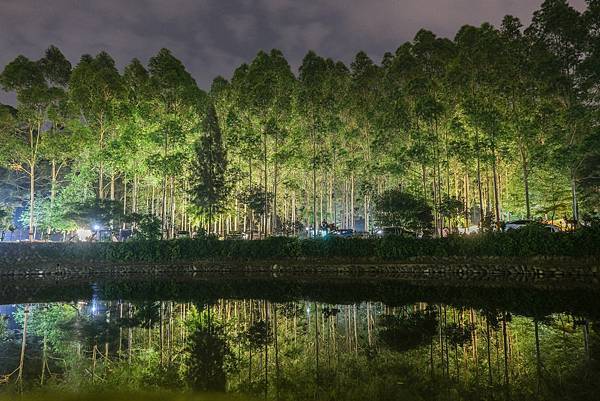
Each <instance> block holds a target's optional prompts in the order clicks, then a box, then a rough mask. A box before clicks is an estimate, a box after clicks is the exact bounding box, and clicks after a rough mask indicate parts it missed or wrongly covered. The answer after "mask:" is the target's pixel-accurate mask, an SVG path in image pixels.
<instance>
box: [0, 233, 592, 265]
mask: <svg viewBox="0 0 600 401" xmlns="http://www.w3.org/2000/svg"><path fill="white" fill-rule="evenodd" d="M2 249H6V250H8V252H5V256H4V257H5V258H6V259H9V260H11V259H12V261H15V260H16V259H17V258H18V257H20V256H23V255H25V254H29V253H30V252H31V247H30V245H29V244H5V245H3V246H2V247H0V250H2ZM34 249H35V254H36V255H38V256H39V257H41V258H45V259H50V260H53V261H57V262H60V261H71V260H85V261H96V262H99V261H119V262H137V261H152V262H173V261H193V260H210V259H219V260H221V259H225V260H280V259H288V258H316V259H319V258H327V259H330V258H334V259H344V260H348V261H352V260H356V259H357V258H374V259H377V260H402V259H405V258H410V257H414V256H437V257H444V256H475V257H476V256H502V257H520V256H536V255H541V256H574V257H586V256H600V227H599V226H597V225H595V226H593V227H589V228H583V229H580V230H578V231H576V232H570V233H569V232H562V233H551V232H549V231H547V230H545V229H544V228H543V227H541V226H540V227H538V226H536V225H532V226H530V227H526V228H523V229H519V230H511V231H508V232H489V233H483V234H478V235H471V236H454V235H451V236H449V237H447V238H407V237H400V236H390V237H384V238H335V237H332V238H323V239H299V238H296V237H271V238H267V239H264V240H257V241H242V240H218V239H216V238H213V237H203V238H199V239H175V240H168V241H161V240H148V241H129V242H123V243H120V242H101V243H79V244H63V243H48V244H36V245H34Z"/></svg>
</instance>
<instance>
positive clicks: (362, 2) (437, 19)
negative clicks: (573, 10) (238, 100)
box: [0, 0, 585, 103]
mask: <svg viewBox="0 0 600 401" xmlns="http://www.w3.org/2000/svg"><path fill="white" fill-rule="evenodd" d="M540 4H541V0H255V1H252V0H221V1H217V0H138V1H134V0H95V1H93V0H0V68H4V65H5V64H6V63H7V62H9V61H10V60H12V59H13V58H14V57H15V56H16V55H18V54H24V55H25V56H27V57H30V58H32V59H38V58H40V57H42V55H43V51H44V50H45V49H46V48H47V47H48V46H49V45H51V44H53V45H56V46H58V47H59V48H60V49H61V50H62V51H63V53H65V55H66V56H67V57H68V58H69V59H70V60H71V62H72V63H73V64H75V63H77V61H78V60H79V57H80V56H81V54H83V53H90V54H96V53H97V52H99V51H101V50H106V51H108V52H109V53H110V54H111V55H112V56H113V57H114V58H115V60H116V61H117V64H118V65H119V67H122V66H123V65H125V64H126V63H128V62H129V61H130V60H131V59H132V58H134V57H137V58H139V59H140V60H141V61H142V62H144V63H146V62H147V60H148V58H149V57H151V56H152V55H154V54H156V52H157V51H158V50H159V49H160V48H162V47H167V48H169V49H171V50H172V51H173V53H174V54H175V56H176V57H178V58H180V59H181V60H182V61H183V62H184V63H185V65H186V67H187V68H188V70H189V71H190V72H191V73H192V75H193V76H194V77H195V78H196V80H197V82H198V84H199V85H200V86H201V87H202V88H204V89H207V88H208V87H209V85H210V82H211V81H212V79H213V78H214V77H215V76H217V75H223V76H225V77H226V78H229V77H230V76H231V74H232V72H233V70H234V69H235V68H236V67H237V66H238V65H239V64H241V63H242V62H247V61H250V60H251V59H252V58H253V57H254V55H255V54H256V52H257V51H258V50H260V49H265V50H269V49H271V48H274V47H275V48H279V49H281V50H282V51H283V52H284V54H285V56H286V57H287V59H288V60H289V62H290V63H291V65H292V67H293V68H297V67H298V65H299V63H300V62H301V60H302V57H303V56H304V55H305V54H306V52H307V51H308V50H309V49H312V50H315V51H317V52H318V53H319V54H321V55H324V56H328V57H332V58H334V59H341V60H343V61H345V62H349V61H350V60H351V59H352V57H353V56H354V54H356V52H357V51H359V50H364V51H366V52H367V53H368V54H369V55H370V56H371V57H372V58H373V59H374V60H375V61H376V62H379V61H380V59H381V56H382V55H383V53H384V52H385V51H394V50H395V49H396V48H397V47H398V46H399V45H400V44H401V43H402V42H405V41H407V40H411V39H412V38H413V37H414V35H415V33H416V32H417V31H418V30H419V29H420V28H426V29H430V30H432V31H434V32H435V33H436V34H438V35H440V36H447V37H453V36H454V34H455V33H456V31H457V30H458V28H460V26H462V25H464V24H472V25H480V24H481V23H482V22H484V21H489V22H491V23H493V24H499V23H500V21H501V19H502V17H503V16H504V15H505V14H512V15H515V16H517V17H519V18H521V20H522V21H523V23H524V24H527V23H528V22H529V20H530V18H531V14H532V12H533V11H534V10H535V9H537V8H538V7H539V5H540ZM571 4H572V5H574V6H575V7H577V8H579V9H583V8H584V7H585V1H584V0H571ZM9 99H10V98H9V97H7V96H6V95H5V94H3V93H2V92H0V101H4V102H7V101H9ZM11 103H12V102H11Z"/></svg>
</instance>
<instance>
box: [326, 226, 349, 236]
mask: <svg viewBox="0 0 600 401" xmlns="http://www.w3.org/2000/svg"><path fill="white" fill-rule="evenodd" d="M329 235H331V236H332V237H339V238H351V237H353V236H354V230H353V229H351V228H341V229H339V230H334V231H332V232H330V233H329Z"/></svg>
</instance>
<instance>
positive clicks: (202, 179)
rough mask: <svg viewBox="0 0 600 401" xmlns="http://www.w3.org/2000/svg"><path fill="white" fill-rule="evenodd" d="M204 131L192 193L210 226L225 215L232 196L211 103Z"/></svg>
mask: <svg viewBox="0 0 600 401" xmlns="http://www.w3.org/2000/svg"><path fill="white" fill-rule="evenodd" d="M203 131H204V132H203V133H202V136H201V137H200V139H199V140H198V141H197V142H196V145H195V151H196V154H195V158H194V161H193V162H192V168H191V172H190V173H191V175H192V190H191V193H192V196H193V201H194V204H195V205H196V206H198V207H199V208H200V209H201V210H204V211H206V213H207V214H208V216H209V223H212V217H213V216H214V215H216V214H217V213H220V212H222V211H223V209H224V207H225V202H226V200H227V197H228V195H229V192H230V185H229V183H228V182H227V180H226V172H227V157H226V154H225V150H224V148H223V140H222V138H221V129H220V128H219V122H218V120H217V114H216V110H215V107H214V106H213V104H212V103H210V104H209V106H208V109H207V113H206V117H205V118H204V122H203Z"/></svg>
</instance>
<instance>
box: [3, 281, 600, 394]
mask: <svg viewBox="0 0 600 401" xmlns="http://www.w3.org/2000/svg"><path fill="white" fill-rule="evenodd" d="M599 296H600V289H599V287H598V285H597V284H596V283H594V282H591V281H590V280H587V281H581V282H573V281H568V282H567V281H559V280H547V281H536V282H510V283H509V282H503V281H489V280H482V281H479V282H477V281H473V280H471V281H464V280H463V281H452V280H448V279H443V280H437V281H432V280H418V279H417V278H416V277H414V278H411V279H408V278H398V277H384V278H382V277H379V278H375V277H368V276H363V277H336V276H331V277H327V278H323V279H320V280H314V279H308V278H306V277H300V276H298V277H294V276H279V277H275V276H253V277H252V278H251V277H230V276H224V275H213V276H206V275H201V276H191V275H190V276H182V277H178V278H176V279H175V278H173V277H169V276H138V277H112V278H110V277H107V278H98V279H94V280H85V279H71V280H61V281H57V280H52V279H47V278H38V279H27V280H3V283H2V286H1V288H0V315H1V316H0V394H5V395H6V394H9V395H10V394H13V395H14V394H18V393H25V394H28V393H39V392H40V391H49V392H52V393H60V392H70V393H73V392H75V393H90V392H98V391H111V392H115V391H116V392H133V393H136V392H148V391H151V392H154V391H172V392H174V393H181V392H184V393H185V394H191V393H193V394H204V393H205V392H211V393H212V394H214V393H227V395H226V396H225V397H229V396H236V397H238V396H239V397H242V398H246V397H249V398H252V399H265V398H268V399H273V400H313V399H318V400H398V399H406V400H413V399H414V400H463V399H464V400H477V399H494V400H504V399H523V400H529V399H551V400H584V399H587V400H590V399H598V398H599V396H598V392H597V387H598V385H597V383H600V380H599V379H600V370H599V360H600V336H599V334H600V333H599V328H600V308H599V306H600V297H599ZM236 399H237V398H236Z"/></svg>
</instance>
